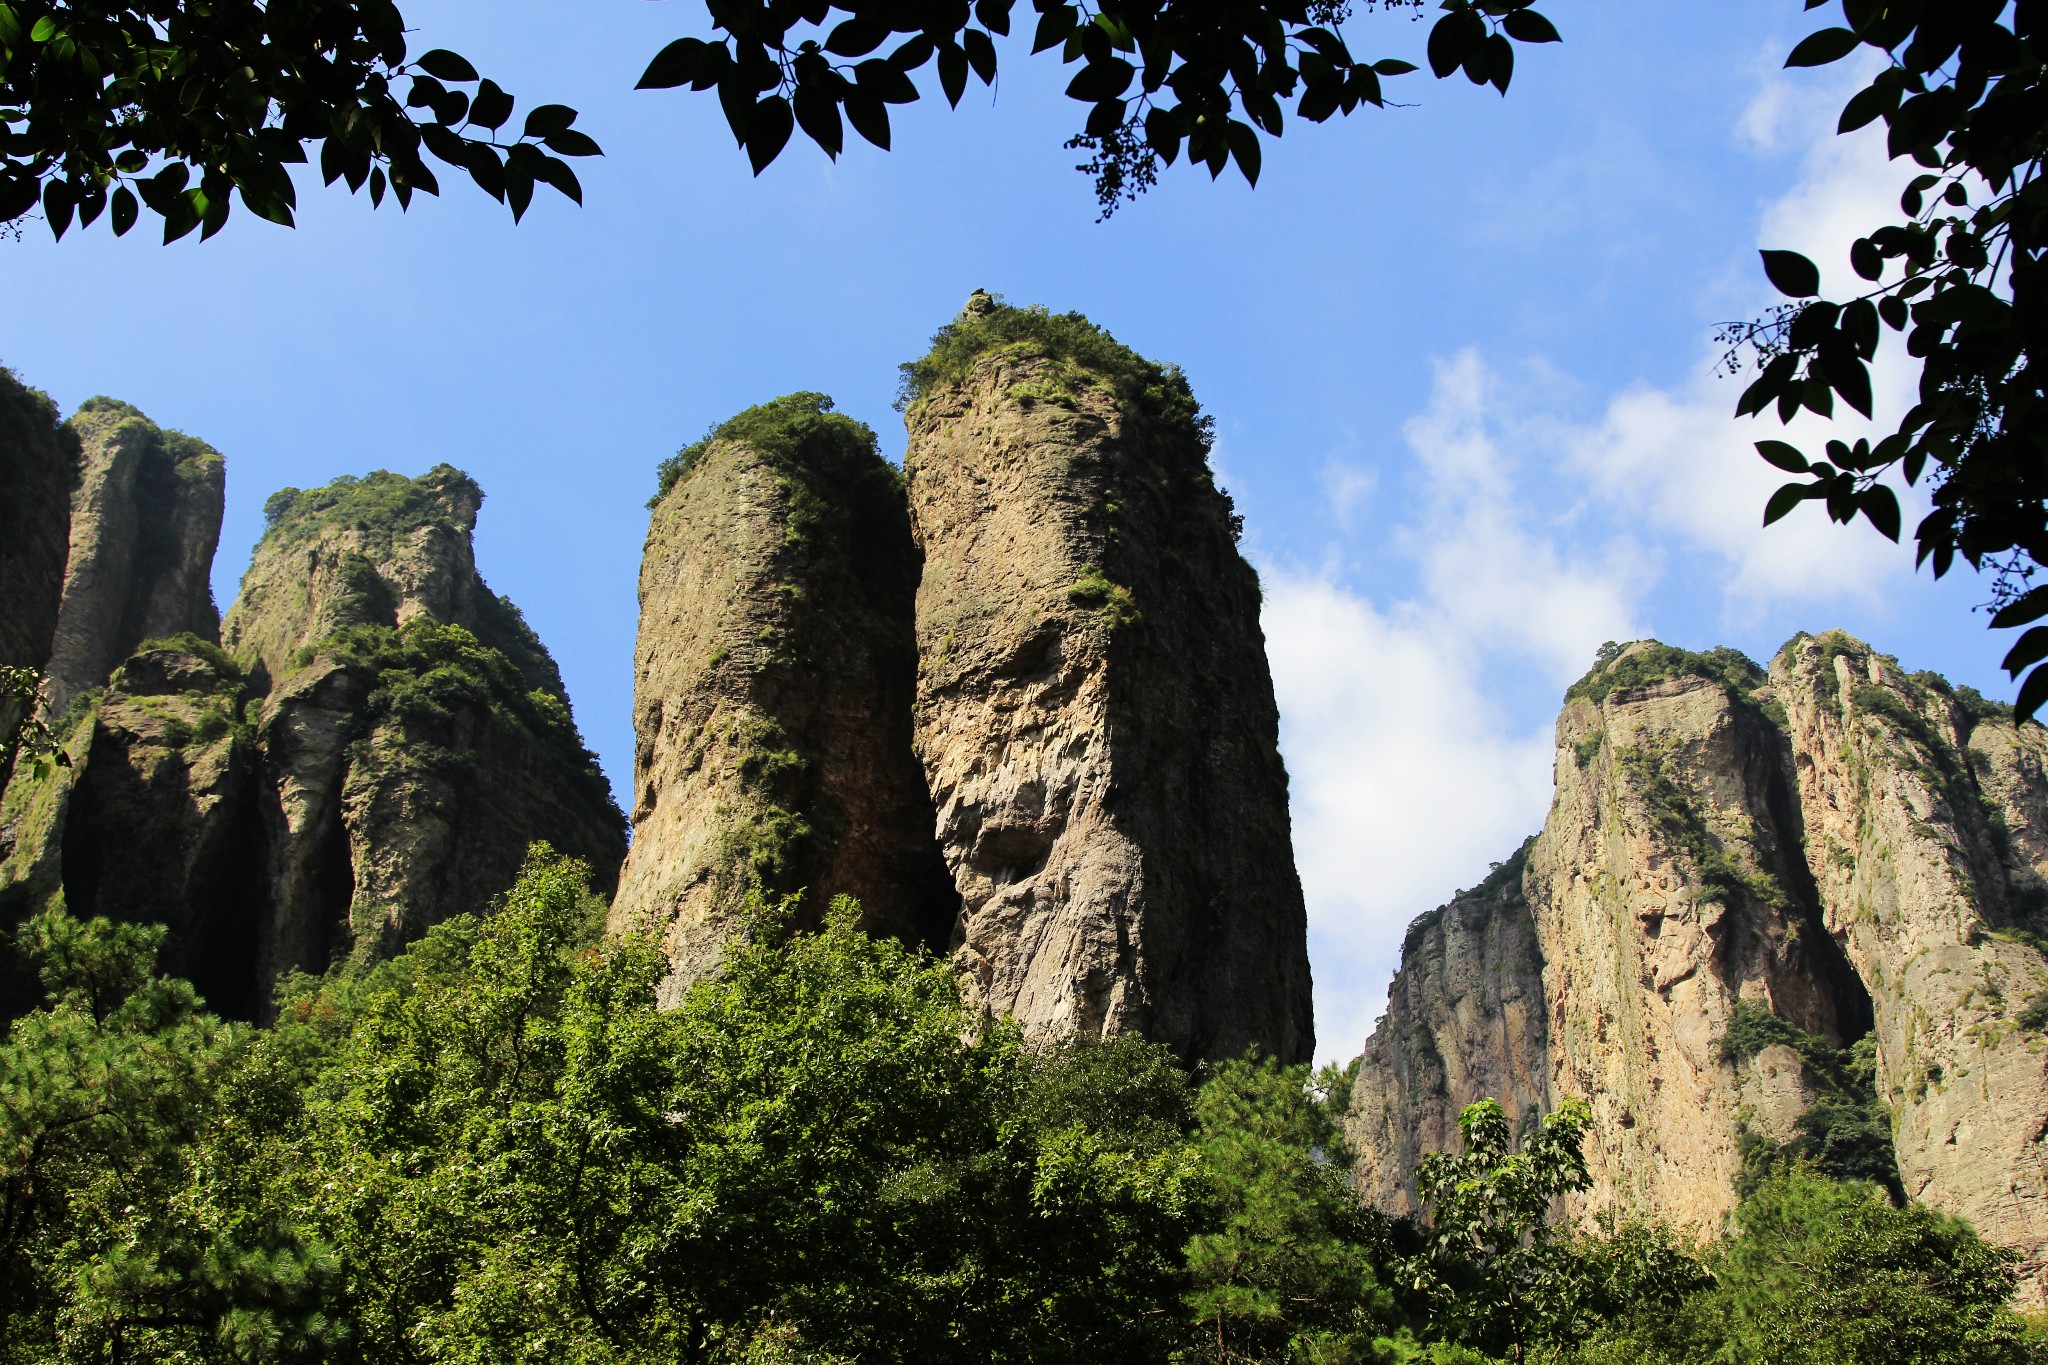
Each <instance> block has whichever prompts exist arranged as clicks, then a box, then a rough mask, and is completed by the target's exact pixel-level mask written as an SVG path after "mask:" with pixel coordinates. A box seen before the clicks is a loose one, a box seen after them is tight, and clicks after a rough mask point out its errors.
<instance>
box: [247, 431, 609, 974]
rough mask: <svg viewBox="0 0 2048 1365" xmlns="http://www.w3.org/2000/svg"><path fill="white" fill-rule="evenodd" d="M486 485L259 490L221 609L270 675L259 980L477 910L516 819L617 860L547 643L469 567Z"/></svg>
mask: <svg viewBox="0 0 2048 1365" xmlns="http://www.w3.org/2000/svg"><path fill="white" fill-rule="evenodd" d="M482 501H483V495H482V492H481V491H480V490H479V489H478V488H477V486H476V484H475V483H474V482H473V481H472V480H471V479H470V478H469V477H468V476H467V475H465V474H463V473H461V472H460V471H459V470H455V469H451V468H449V467H448V466H445V465H443V466H439V467H437V468H435V469H433V470H431V471H429V472H428V473H427V474H426V475H424V476H422V477H421V478H419V479H407V478H405V477H403V476H401V475H397V474H391V473H386V472H382V471H380V472H378V473H374V474H371V475H369V476H367V477H365V478H361V479H353V478H350V479H342V480H338V481H337V482H336V483H334V484H331V485H329V486H328V487H326V488H320V489H312V490H304V491H302V490H298V489H288V490H286V491H285V492H284V493H281V494H278V495H277V496H275V497H273V498H272V499H271V500H270V502H269V503H268V504H267V506H266V509H265V510H266V514H267V519H268V522H269V525H268V527H267V529H266V530H265V532H264V535H263V539H262V540H261V541H260V542H259V543H258V544H257V546H256V552H255V555H254V557H253V559H252V561H251V563H250V566H249V572H248V574H247V575H246V576H245V578H244V580H243V589H242V593H241V595H240V596H239V597H238V598H237V599H236V602H235V605H234V607H233V608H232V609H231V610H230V611H229V613H228V618H227V622H226V624H225V626H224V629H223V636H224V640H225V644H226V646H227V648H228V649H229V650H230V651H231V652H232V653H233V654H234V655H235V656H236V658H237V661H238V662H239V663H240V664H241V665H242V666H243V667H245V668H247V669H248V670H249V671H250V675H251V677H252V679H254V680H255V681H256V682H257V683H258V684H260V685H262V686H263V687H265V688H266V689H267V695H266V696H265V699H264V701H263V704H262V707H261V711H260V713H259V718H258V721H257V730H256V743H257V747H258V749H259V750H260V755H261V757H260V762H261V767H262V776H261V781H260V786H261V788H262V806H263V818H264V835H265V838H264V842H265V845H266V849H267V853H266V859H267V870H266V877H265V882H266V891H265V898H266V906H267V909H266V913H265V916H264V921H263V927H262V931H261V933H260V935H259V942H258V950H257V951H258V960H259V971H260V974H261V976H262V977H263V978H264V979H265V980H269V979H273V978H274V977H275V976H276V975H277V974H278V973H280V972H283V971H287V970H290V969H293V968H313V969H317V968H320V967H322V966H325V965H326V964H327V963H328V962H330V961H332V960H333V959H334V958H336V957H338V956H343V955H354V956H357V957H374V956H377V955H380V954H382V953H384V952H387V951H389V950H390V949H392V948H393V947H395V946H396V945H398V944H400V943H403V942H405V941H406V940H408V939H410V938H412V937H414V936H416V935H417V934H418V933H420V932H422V931H423V930H425V929H426V928H427V927H428V926H430V925H432V924H434V923H437V922H438V921H440V920H442V919H445V918H447V917H448V916H449V915H452V914H455V913H458V912H461V911H464V910H475V909H480V908H481V907H482V906H483V905H484V904H485V903H487V902H488V900H489V899H490V897H491V896H493V895H495V894H497V893H498V892H499V891H502V890H503V889H504V888H505V887H506V886H508V885H510V884H511V882H512V880H513V878H514V877H515V876H516V875H517V872H518V868H519V864H520V861H521V859H522V857H523V856H524V853H525V848H526V845H527V843H528V841H529V840H534V839H544V840H546V841H548V842H550V843H552V844H553V845H554V846H555V847H556V848H557V849H559V850H561V851H562V852H565V853H569V854H573V855H575V856H577V857H581V858H584V859H586V860H588V861H589V862H590V864H591V867H592V869H593V871H594V872H595V873H596V875H597V878H598V880H599V882H600V884H609V883H610V882H611V880H612V878H613V877H615V875H616V871H617V868H618V865H619V861H620V859H621V858H622V857H623V856H624V852H625V849H624V837H623V830H622V829H621V821H620V819H619V815H618V812H617V809H616V807H614V806H613V805H612V803H611V798H610V794H609V791H608V790H607V788H606V785H605V782H604V778H603V776H602V775H601V774H600V773H599V772H598V771H597V767H596V762H595V759H594V758H593V757H592V756H591V755H590V753H589V752H588V751H587V750H586V749H585V748H584V747H583V744H582V741H581V739H580V737H579V736H578V734H577V732H576V727H575V724H574V722H573V720H572V719H571V717H570V713H569V705H568V699H567V697H566V696H565V695H564V694H563V692H562V688H561V682H560V675H559V673H558V672H557V670H556V668H555V665H554V661H553V660H552V659H551V658H549V657H548V654H547V651H546V650H545V649H544V648H543V647H542V646H541V644H540V641H539V640H538V639H537V638H536V637H535V636H534V634H533V632H532V631H531V630H530V629H528V628H527V626H526V623H525V622H524V620H523V619H521V617H520V616H519V614H518V612H517V610H516V609H515V608H513V607H512V605H511V604H510V603H509V602H506V601H504V600H503V599H501V598H499V597H497V596H496V595H494V594H493V593H492V592H491V591H490V590H489V588H487V587H486V586H485V584H484V582H483V580H482V578H481V577H480V576H479V575H478V574H477V571H476V561H475V555H474V551H473V549H472V546H471V541H470V534H471V531H472V530H473V528H474V526H475V524H476V514H477V509H478V507H479V506H480V505H481V503H482Z"/></svg>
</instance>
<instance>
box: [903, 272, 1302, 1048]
mask: <svg viewBox="0 0 2048 1365" xmlns="http://www.w3.org/2000/svg"><path fill="white" fill-rule="evenodd" d="M911 369H912V371H913V378H912V387H913V390H914V392H913V394H912V401H911V403H910V404H909V407H908V412H907V417H908V424H909V430H910V445H909V452H908V454H907V456H906V458H905V464H904V468H905V474H906V478H907V481H908V485H909V490H910V504H911V516H912V520H913V524H914V526H915V529H916V533H917V540H918V544H919V545H920V546H921V547H922V549H923V552H924V574H923V579H922V583H921V585H920V587H919V589H918V599H917V629H918V650H919V675H918V694H917V698H918V699H917V746H918V753H919V755H920V757H921V758H922V760H923V763H924V769H925V772H926V774H927V776H928V778H929V781H930V785H931V793H932V797H933V800H934V802H935V804H936V807H937V813H938V829H939V841H940V846H941V848H942V849H943V850H944V853H945V857H946V861H947V864H948V866H949V867H950V868H951V870H952V875H953V880H954V884H955V885H956V886H957V887H958V889H959V892H960V896H961V901H962V908H961V912H960V922H959V927H958V928H957V930H956V931H955V933H954V936H953V944H954V948H955V951H956V953H957V956H958V958H959V959H960V960H961V961H962V963H963V964H964V965H965V966H966V967H967V969H968V971H969V973H970V975H971V978H972V981H973V983H974V987H975V989H976V991H977V992H978V994H979V998H980V1003H981V1006H982V1007H983V1009H984V1010H986V1011H987V1012H989V1013H991V1014H1012V1015H1015V1016H1016V1017H1017V1018H1018V1019H1019V1020H1020V1021H1022V1023H1023V1024H1024V1026H1025V1027H1026V1028H1027V1029H1028V1030H1029V1031H1031V1032H1034V1033H1039V1034H1076V1033H1077V1034H1085V1035H1104V1034H1113V1033H1122V1032H1139V1033H1143V1034H1145V1035H1147V1036H1149V1037H1152V1038H1154V1039H1156V1040H1160V1041H1163V1042H1166V1043H1169V1044H1170V1045H1172V1046H1173V1047H1174V1048H1175V1049H1176V1050H1178V1051H1179V1052H1180V1053H1181V1054H1182V1055H1183V1056H1184V1057H1188V1058H1190V1059H1193V1058H1203V1057H1207V1058H1216V1057H1226V1056H1232V1055H1237V1054H1240V1053H1242V1052H1243V1051H1244V1050H1245V1049H1246V1048H1247V1047H1251V1046H1257V1047H1259V1048H1261V1049H1263V1050H1264V1051H1266V1052H1267V1053H1269V1054H1277V1055H1278V1056H1280V1057H1282V1058H1283V1059H1286V1060H1289V1061H1293V1060H1301V1059H1306V1058H1307V1057H1308V1056H1309V1054H1310V1052H1311V1050H1312V1047H1313V1040H1314V1033H1313V1029H1314V1026H1313V1021H1312V1017H1311V1014H1310V1006H1309V969H1308V960H1307V952H1306V947H1305V916H1304V912H1303V908H1302V900H1301V888H1300V883H1299V880H1298V878H1297V877H1296V875H1295V870H1294V860H1293V853H1292V848H1291V844H1290V838H1289V827H1288V814H1287V776H1286V772H1285V770H1284V768H1283V767H1282V765H1281V761H1280V756H1279V751H1278V745H1277V738H1278V720H1277V712H1276V710H1275V707H1274V702H1273V691H1272V682H1271V678H1270V675H1269V674H1268V672H1267V666H1266V658H1265V648H1264V637H1263V635H1262V634H1261V632H1260V628H1259V588H1258V582H1257V579H1256V576H1255V575H1254V574H1253V572H1252V570H1251V568H1250V566H1249V565H1247V564H1246V563H1245V562H1244V559H1243V558H1242V556H1240V555H1239V553H1238V551H1237V545H1236V536H1235V530H1236V523H1235V520H1234V517H1233V515H1232V512H1231V509H1230V504H1229V501H1228V499H1227V498H1225V497H1224V496H1223V494H1222V493H1221V492H1219V491H1218V490H1217V488H1216V486H1215V483H1214V481H1213V479H1212V477H1211V475H1210V471H1209V467H1208V461H1207V455H1208V441H1207V431H1206V425H1205V423H1204V422H1203V420H1202V419H1201V418H1200V416H1199V410H1198V409H1197V407H1196V405H1195V402H1194V399H1193V397H1192V395H1191V394H1190V393H1189V391H1188V388H1187V385H1186V382H1185V380H1183V379H1182V378H1181V376H1180V375H1179V373H1178V372H1177V371H1170V370H1164V369H1161V368H1160V367H1158V366H1155V365H1152V364H1150V363H1149V362H1147V361H1145V360H1143V359H1142V358H1140V357H1138V356H1137V355H1136V354H1134V353H1132V352H1131V351H1129V350H1128V349H1127V348H1124V347H1122V346H1120V345H1118V344H1117V343H1116V342H1115V341H1113V340H1112V339H1110V338H1109V337H1108V336H1107V335H1106V334H1105V333H1102V332H1101V331H1100V330H1099V329H1096V328H1094V327H1093V326H1092V325H1090V324H1089V323H1087V322H1086V321H1085V320H1084V319H1081V318H1079V317H1078V316H1077V315H1069V316H1067V317H1064V318H1058V317H1052V316H1050V315H1048V314H1046V313H1044V312H1043V311H1042V310H1028V309H1014V308H1006V307H1003V306H1001V305H999V304H997V303H995V302H994V301H993V300H991V299H989V298H988V296H986V295H977V297H976V299H975V300H973V301H970V304H969V308H968V311H967V312H965V313H963V315H962V316H961V318H960V319H959V320H958V321H957V322H955V323H954V324H953V325H952V326H951V327H950V328H948V329H947V330H946V331H945V332H944V333H942V334H941V336H940V338H939V339H938V345H937V347H936V348H935V350H934V352H933V354H932V355H931V356H930V357H927V359H926V360H925V361H924V362H920V364H919V365H918V366H914V367H911Z"/></svg>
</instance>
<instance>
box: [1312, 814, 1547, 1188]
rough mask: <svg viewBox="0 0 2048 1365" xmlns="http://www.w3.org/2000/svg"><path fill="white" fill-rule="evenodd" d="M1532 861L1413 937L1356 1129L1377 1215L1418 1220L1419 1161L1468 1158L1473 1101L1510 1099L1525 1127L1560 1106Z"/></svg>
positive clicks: (1507, 867) (1360, 1091)
mask: <svg viewBox="0 0 2048 1365" xmlns="http://www.w3.org/2000/svg"><path fill="white" fill-rule="evenodd" d="M1528 852H1529V850H1528V846H1527V845H1524V846H1523V847H1522V848H1521V849H1519V850H1517V851H1516V853H1515V855H1514V856H1513V857H1512V858H1510V859H1508V861H1506V862H1505V863H1502V864H1500V866H1499V867H1497V868H1496V869H1495V870H1494V873H1493V875H1492V876H1490V877H1488V878H1487V879H1486V881H1485V882H1484V883H1482V884H1481V885H1479V886H1478V887H1476V888H1474V889H1473V890H1471V891H1467V892H1464V893H1462V894H1461V895H1459V896H1458V897H1457V899H1455V900H1453V901H1451V903H1450V904H1448V905H1446V906H1444V907H1442V908H1441V909H1438V910H1432V911H1430V912H1429V913H1428V914H1427V915H1424V916H1422V917H1421V918H1420V919H1418V920H1416V921H1415V923H1414V924H1412V925H1410V926H1409V928H1408V936H1407V938H1406V940H1405V941H1404V942H1403V944H1402V947H1401V970H1400V972H1399V973H1397V974H1396V975H1395V977H1394V984H1393V985H1392V987H1390V988H1389V990H1388V992H1387V996H1388V999H1387V1015H1386V1018H1385V1019H1384V1020H1383V1021H1382V1022H1381V1024H1380V1027H1379V1028H1378V1029H1377V1030H1376V1031H1375V1032H1374V1033H1373V1036H1372V1038H1371V1039H1370V1040H1369V1041H1368V1042H1367V1043H1366V1045H1365V1053H1364V1055H1363V1056H1362V1057H1361V1058H1360V1059H1359V1064H1358V1072H1357V1077H1356V1080H1355V1082H1354V1084H1353V1086H1352V1096H1353V1103H1352V1109H1351V1112H1350V1114H1349V1116H1348V1117H1347V1121H1346V1124H1345V1127H1346V1130H1347V1136H1348V1137H1349V1139H1350V1142H1351V1146H1352V1149H1353V1150H1354V1151H1356V1152H1357V1153H1358V1154H1359V1158H1360V1159H1359V1163H1358V1169H1357V1178H1358V1188H1359V1194H1360V1196H1361V1197H1362V1198H1364V1199H1365V1201H1366V1202H1367V1203H1369V1204H1372V1205H1373V1206H1374V1207H1376V1208H1382V1209H1385V1210H1387V1211H1388V1212H1390V1213H1415V1212H1417V1211H1418V1206H1417V1204H1416V1201H1415V1165H1416V1162H1417V1161H1419V1160H1420V1159H1421V1157H1422V1156H1423V1154H1424V1153H1426V1152H1443V1151H1456V1150H1458V1145H1459V1142H1460V1138H1459V1136H1458V1112H1459V1111H1460V1110H1461V1109H1463V1108H1464V1107H1465V1105H1467V1104H1470V1103H1471V1102H1472V1101H1473V1100H1475V1099H1478V1098H1481V1097H1489V1096H1490V1097H1491V1098H1493V1099H1497V1100H1499V1101H1500V1102H1501V1104H1502V1106H1503V1107H1505V1108H1506V1110H1507V1112H1508V1118H1509V1119H1510V1120H1511V1121H1513V1122H1514V1123H1515V1124H1517V1125H1518V1126H1519V1125H1521V1124H1523V1123H1524V1122H1526V1121H1528V1120H1529V1119H1533V1118H1536V1117H1538V1116H1540V1115H1541V1114H1542V1113H1543V1111H1544V1110H1545V1109H1546V1108H1547V1107H1548V1103H1547V1101H1548V1097H1549V1093H1550V1089H1549V1080H1550V1076H1549V1061H1550V1053H1549V1049H1548V1047H1547V1045H1546V1026H1547V1022H1548V1015H1549V1011H1548V1009H1547V1008H1546V1006H1545V1003H1544V999H1543V954H1542V951H1541V950H1540V949H1539V948H1538V947H1537V943H1536V921H1535V920H1534V919H1533V918H1532V917H1531V916H1530V914H1529V903H1528V901H1526V900H1525V899H1523V896H1522V874H1523V870H1524V867H1525V865H1526V861H1527V858H1528Z"/></svg>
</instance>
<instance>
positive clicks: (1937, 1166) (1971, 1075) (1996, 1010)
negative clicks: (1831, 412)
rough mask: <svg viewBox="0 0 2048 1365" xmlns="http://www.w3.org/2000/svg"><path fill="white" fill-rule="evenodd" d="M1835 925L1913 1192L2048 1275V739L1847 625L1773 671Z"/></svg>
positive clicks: (1814, 858)
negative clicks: (1868, 1008)
mask: <svg viewBox="0 0 2048 1365" xmlns="http://www.w3.org/2000/svg"><path fill="white" fill-rule="evenodd" d="M1771 675H1772V679H1773V683H1774V686H1775V690H1776V692H1777V694H1778V696H1779V697H1780V698H1781V699H1782V700H1783V702H1784V705H1785V708H1786V711H1787V713H1788V715H1789V729H1790V731H1791V735H1792V742H1793V746H1794V748H1795V750H1796V752H1797V754H1798V774H1799V791H1800V796H1801V800H1802V804H1803V806H1804V808H1805V819H1806V830H1807V856H1808V860H1809V862H1810V865H1811V867H1812V869H1813V876H1814V879H1815V880H1816V882H1817V883H1818V884H1819V887H1820V893H1821V899H1822V903H1823V905H1824V907H1825V910H1826V915H1827V924H1828V928H1829V930H1830V931H1831V932H1832V933H1833V934H1834V935H1835V937H1837V938H1838V939H1840V940H1841V942H1842V945H1843V947H1844V949H1845V951H1846V952H1847V953H1848V956H1849V959H1850V961H1852V962H1853V963H1854V964H1855V966H1856V970H1857V972H1858V974H1859V975H1860V976H1861V977H1862V978H1863V980H1864V981H1865V982H1866V983H1868V985H1869V988H1870V995H1871V999H1872V1002H1873V1005H1874V1008H1875V1015H1876V1034H1877V1044H1878V1062H1879V1077H1880V1082H1881V1089H1880V1093H1881V1095H1882V1097H1883V1098H1884V1099H1885V1101H1886V1102H1887V1103H1888V1104H1889V1105H1890V1107H1891V1111H1892V1124H1893V1135H1894V1142H1895V1145H1896V1147H1897V1151H1898V1165H1899V1176H1900V1178H1901V1180H1902V1181H1903V1182H1904V1185H1905V1190H1906V1193H1907V1194H1908V1195H1909V1196H1911V1197H1913V1198H1915V1199H1920V1200H1924V1201H1925V1202H1926V1203H1928V1204H1930V1205H1932V1206H1933V1207H1935V1208H1937V1209H1940V1210H1942V1211H1943V1212H1945V1213H1953V1214H1960V1215H1961V1216H1963V1217H1965V1218H1968V1219H1969V1220H1970V1221H1971V1222H1972V1223H1974V1224H1975V1225H1976V1227H1977V1229H1978V1230H1979V1231H1980V1232H1982V1233H1983V1234H1984V1235H1985V1237H1987V1238H1989V1239H1990V1240H1992V1241H1995V1242H2001V1243H2004V1244H2005V1245H2007V1246H2012V1247H2016V1248H2017V1249H2019V1250H2020V1251H2021V1253H2022V1254H2023V1256H2025V1258H2026V1262H2025V1265H2024V1272H2025V1274H2026V1276H2027V1286H2026V1295H2027V1298H2028V1299H2029V1300H2030V1301H2031V1302H2035V1303H2039V1302H2041V1301H2043V1298H2044V1278H2048V1045H2044V1042H2043V1039H2044V1037H2048V955H2044V953H2043V942H2044V940H2043V937H2042V936H2043V935H2044V934H2048V883H2044V881H2043V879H2042V873H2043V871H2044V870H2048V858H2044V854H2048V838H2044V836H2048V825H2044V822H2043V820H2042V814H2043V811H2044V804H2048V781H2044V780H2043V761H2044V756H2048V736H2044V733H2043V731H2042V730H2041V728H2040V727H2039V726H2032V725H2030V726H2028V727H2026V728H2024V729H2016V728H2015V727H2014V726H2013V724H2012V720H2011V716H2010V713H2009V712H2007V711H2005V709H2004V708H2002V707H1997V706H1993V705H1990V704H1988V703H1985V702H1984V701H1983V700H1982V699H1981V698H1978V697H1975V695H1974V694H1968V693H1965V692H1962V691H1960V690H1951V689H1949V688H1948V687H1947V685H1946V684H1942V683H1940V682H1939V680H1938V679H1935V678H1933V677H1932V675H1928V674H1921V675H1917V676H1913V675H1908V674H1906V673H1905V672H1904V671H1903V670H1901V669H1900V668H1899V666H1898V664H1897V662H1896V661H1894V660H1891V659H1888V658H1885V657H1884V656H1882V655H1878V654H1875V653H1874V652H1872V651H1871V650H1870V648H1869V647H1868V646H1866V645H1863V644H1862V643H1861V642H1859V641H1856V640H1853V639H1851V638H1850V637H1848V636H1846V635H1843V634H1841V633H1840V632H1829V633H1827V634H1824V635H1821V636H1819V637H1800V638H1797V639H1795V640H1794V641H1793V642H1792V643H1791V644H1789V645H1787V646H1786V647H1785V649H1784V650H1783V651H1782V652H1781V653H1780V654H1779V656H1778V658H1777V659H1776V660H1774V661H1773V663H1772V665H1771Z"/></svg>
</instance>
